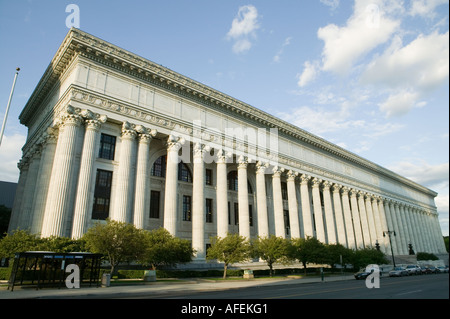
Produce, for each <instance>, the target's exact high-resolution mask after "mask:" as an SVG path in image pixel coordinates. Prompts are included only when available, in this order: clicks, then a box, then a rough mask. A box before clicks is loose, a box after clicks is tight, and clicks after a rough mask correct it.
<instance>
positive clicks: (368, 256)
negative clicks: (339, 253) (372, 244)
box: [352, 248, 388, 269]
mask: <svg viewBox="0 0 450 319" xmlns="http://www.w3.org/2000/svg"><path fill="white" fill-rule="evenodd" d="M387 263H388V260H387V259H386V256H385V255H384V254H383V253H382V252H381V251H379V250H377V249H375V248H364V249H358V250H356V251H354V252H353V256H352V264H353V267H354V268H355V269H360V268H363V267H366V266H367V265H370V264H377V265H382V264H387Z"/></svg>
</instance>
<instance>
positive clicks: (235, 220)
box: [234, 203, 239, 225]
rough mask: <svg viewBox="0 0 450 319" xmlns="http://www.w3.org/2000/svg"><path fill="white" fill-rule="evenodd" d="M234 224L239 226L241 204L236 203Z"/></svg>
mask: <svg viewBox="0 0 450 319" xmlns="http://www.w3.org/2000/svg"><path fill="white" fill-rule="evenodd" d="M234 224H235V225H239V203H234Z"/></svg>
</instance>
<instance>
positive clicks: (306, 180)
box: [300, 174, 311, 185]
mask: <svg viewBox="0 0 450 319" xmlns="http://www.w3.org/2000/svg"><path fill="white" fill-rule="evenodd" d="M310 180H311V176H309V175H306V174H302V175H300V184H302V185H303V184H308V183H309V181H310Z"/></svg>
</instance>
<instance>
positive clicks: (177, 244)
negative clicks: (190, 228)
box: [138, 228, 194, 270]
mask: <svg viewBox="0 0 450 319" xmlns="http://www.w3.org/2000/svg"><path fill="white" fill-rule="evenodd" d="M144 237H145V246H146V248H145V251H144V253H143V254H142V256H141V258H139V260H138V261H139V262H140V263H142V264H144V265H151V267H152V269H154V270H156V268H157V267H160V266H173V265H175V264H178V263H187V262H190V261H191V260H192V257H193V255H194V249H193V248H192V245H191V243H190V241H188V240H185V239H180V238H177V237H174V236H173V235H172V234H170V233H169V231H168V230H166V229H164V228H158V229H156V230H152V231H145V232H144Z"/></svg>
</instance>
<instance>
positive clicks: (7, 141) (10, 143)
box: [0, 134, 26, 182]
mask: <svg viewBox="0 0 450 319" xmlns="http://www.w3.org/2000/svg"><path fill="white" fill-rule="evenodd" d="M25 141H26V136H24V135H20V134H15V135H12V136H7V135H4V136H3V140H2V144H1V146H0V163H2V165H1V167H0V181H5V182H17V180H18V179H19V169H18V168H17V163H18V162H19V160H20V159H21V158H22V151H21V146H22V145H24V144H25Z"/></svg>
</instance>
